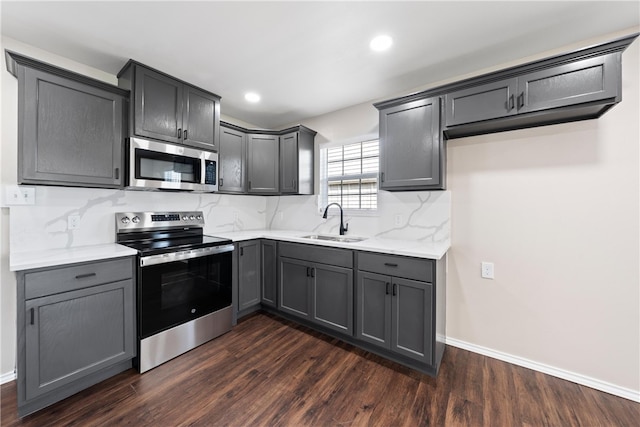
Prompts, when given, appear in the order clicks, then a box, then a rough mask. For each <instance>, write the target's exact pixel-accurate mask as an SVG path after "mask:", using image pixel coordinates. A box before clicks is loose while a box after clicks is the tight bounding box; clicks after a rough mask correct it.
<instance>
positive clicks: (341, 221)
mask: <svg viewBox="0 0 640 427" xmlns="http://www.w3.org/2000/svg"><path fill="white" fill-rule="evenodd" d="M331 205H336V206H337V207H339V208H340V235H341V236H344V233H346V232H347V230H348V229H349V224H347V225H344V221H343V218H342V206H340V203H329V204H328V205H327V207H326V208H325V210H324V215H322V218H324V219H327V211H329V207H330V206H331Z"/></svg>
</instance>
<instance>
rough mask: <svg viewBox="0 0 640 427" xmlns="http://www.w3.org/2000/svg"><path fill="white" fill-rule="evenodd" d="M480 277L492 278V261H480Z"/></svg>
mask: <svg viewBox="0 0 640 427" xmlns="http://www.w3.org/2000/svg"><path fill="white" fill-rule="evenodd" d="M481 268H482V272H481V275H482V278H483V279H493V263H492V262H484V261H483V262H482V267H481Z"/></svg>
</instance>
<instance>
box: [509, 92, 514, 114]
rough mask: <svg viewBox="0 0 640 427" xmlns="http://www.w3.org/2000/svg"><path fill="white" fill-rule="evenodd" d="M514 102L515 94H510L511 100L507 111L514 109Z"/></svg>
mask: <svg viewBox="0 0 640 427" xmlns="http://www.w3.org/2000/svg"><path fill="white" fill-rule="evenodd" d="M513 107H514V102H513V94H511V96H509V102H508V103H507V111H511V110H513Z"/></svg>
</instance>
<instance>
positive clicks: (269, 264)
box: [260, 240, 278, 308]
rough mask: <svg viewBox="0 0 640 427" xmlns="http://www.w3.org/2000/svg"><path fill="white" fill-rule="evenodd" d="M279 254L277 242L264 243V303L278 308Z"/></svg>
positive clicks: (268, 241)
mask: <svg viewBox="0 0 640 427" xmlns="http://www.w3.org/2000/svg"><path fill="white" fill-rule="evenodd" d="M277 263H278V258H277V253H276V242H274V241H272V240H263V241H262V259H261V263H260V264H261V266H262V294H261V296H262V303H263V304H265V305H268V306H271V307H274V308H275V307H277V304H278V299H277V294H276V290H277V287H278V285H277V283H278V277H277Z"/></svg>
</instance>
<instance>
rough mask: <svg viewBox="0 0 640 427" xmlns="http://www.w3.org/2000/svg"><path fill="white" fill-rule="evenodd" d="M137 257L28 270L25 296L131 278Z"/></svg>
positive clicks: (55, 292) (48, 293) (49, 293)
mask: <svg viewBox="0 0 640 427" xmlns="http://www.w3.org/2000/svg"><path fill="white" fill-rule="evenodd" d="M133 259H134V258H133V257H127V258H118V259H114V260H109V261H100V262H91V263H86V264H74V265H72V266H65V267H59V268H52V269H46V270H40V271H36V272H33V273H26V274H25V275H24V276H25V277H24V282H25V299H31V298H39V297H42V296H46V295H53V294H57V293H60V292H67V291H73V290H76V289H82V288H86V287H89V286H95V285H100V284H103V283H110V282H116V281H119V280H125V279H131V278H132V277H133V268H134V267H133Z"/></svg>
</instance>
